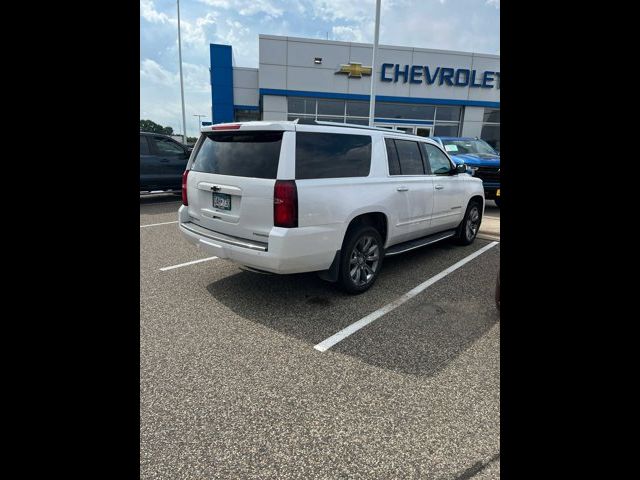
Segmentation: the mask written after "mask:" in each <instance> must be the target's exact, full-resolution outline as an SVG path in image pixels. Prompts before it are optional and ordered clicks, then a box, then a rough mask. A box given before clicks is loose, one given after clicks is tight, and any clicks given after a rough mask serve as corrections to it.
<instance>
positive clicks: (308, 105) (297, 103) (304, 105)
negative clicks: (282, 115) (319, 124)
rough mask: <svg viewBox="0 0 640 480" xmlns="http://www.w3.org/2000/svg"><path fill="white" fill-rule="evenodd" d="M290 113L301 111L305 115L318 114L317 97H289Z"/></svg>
mask: <svg viewBox="0 0 640 480" xmlns="http://www.w3.org/2000/svg"><path fill="white" fill-rule="evenodd" d="M287 103H288V105H289V106H288V109H289V113H300V114H303V115H315V114H316V99H315V98H304V97H287Z"/></svg>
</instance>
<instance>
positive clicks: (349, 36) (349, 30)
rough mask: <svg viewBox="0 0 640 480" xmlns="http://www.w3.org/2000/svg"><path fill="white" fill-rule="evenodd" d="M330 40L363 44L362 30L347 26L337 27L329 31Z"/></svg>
mask: <svg viewBox="0 0 640 480" xmlns="http://www.w3.org/2000/svg"><path fill="white" fill-rule="evenodd" d="M331 33H332V35H331V39H332V40H341V41H343V42H361V43H363V42H365V41H366V40H365V37H364V35H363V34H362V30H361V29H360V28H358V27H350V26H348V25H338V26H335V27H333V28H332V29H331Z"/></svg>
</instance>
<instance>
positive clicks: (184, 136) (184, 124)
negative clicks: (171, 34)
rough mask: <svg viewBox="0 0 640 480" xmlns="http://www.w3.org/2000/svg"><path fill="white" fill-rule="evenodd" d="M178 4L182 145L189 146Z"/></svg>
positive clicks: (178, 1)
mask: <svg viewBox="0 0 640 480" xmlns="http://www.w3.org/2000/svg"><path fill="white" fill-rule="evenodd" d="M177 3H178V59H179V61H180V97H181V98H182V132H183V133H182V143H184V144H185V145H186V144H187V118H186V115H185V113H184V82H183V80H182V40H181V39H180V0H177Z"/></svg>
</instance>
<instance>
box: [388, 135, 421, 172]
mask: <svg viewBox="0 0 640 480" xmlns="http://www.w3.org/2000/svg"><path fill="white" fill-rule="evenodd" d="M395 142H396V147H397V149H398V157H400V169H401V171H402V175H424V173H425V172H424V165H423V164H422V155H421V154H420V146H419V145H418V142H412V141H411V140H398V139H396V141H395Z"/></svg>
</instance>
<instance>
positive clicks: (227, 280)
mask: <svg viewBox="0 0 640 480" xmlns="http://www.w3.org/2000/svg"><path fill="white" fill-rule="evenodd" d="M477 248H478V247H477V246H476V247H475V248H473V249H470V250H469V253H471V251H473V250H475V249H477ZM456 249H461V247H456V246H453V245H451V244H449V243H447V242H442V243H441V244H439V245H437V246H432V247H430V248H425V249H420V250H416V251H414V252H408V253H406V254H403V255H401V256H398V257H393V258H388V259H385V265H384V268H383V271H382V272H381V274H380V277H379V278H378V280H377V281H376V284H375V285H374V287H372V288H371V290H369V291H368V292H365V293H363V294H361V295H355V296H352V295H348V294H345V293H342V292H341V291H340V290H338V289H337V288H336V286H335V285H333V284H331V283H328V282H325V281H323V280H321V279H319V278H318V276H317V275H316V274H294V275H261V274H256V273H251V272H244V271H240V272H239V273H237V274H234V275H230V276H225V277H224V278H221V279H219V280H217V281H215V282H213V283H211V284H210V285H209V286H208V287H207V290H208V291H209V293H210V294H211V295H212V297H214V298H215V299H216V300H217V301H218V302H221V303H222V304H224V305H225V306H227V307H228V308H229V309H231V310H232V311H233V312H235V313H236V314H238V315H239V316H240V317H242V318H244V319H246V320H249V321H251V322H255V323H258V324H261V325H263V326H265V327H267V328H269V329H272V330H275V331H277V332H279V333H280V334H284V335H287V336H291V337H294V338H296V339H299V340H302V341H304V342H306V343H308V344H309V348H312V347H313V345H316V344H317V343H319V342H321V341H322V340H324V339H326V338H328V337H330V336H331V335H333V334H334V333H336V332H338V331H340V330H342V329H343V328H345V327H347V326H348V325H350V324H352V323H353V322H355V321H357V320H359V319H361V318H362V317H364V316H366V315H368V314H369V313H371V312H373V311H375V310H376V309H378V308H380V307H382V306H384V305H386V304H387V303H389V302H391V301H393V300H395V299H397V298H398V297H399V296H401V295H402V294H404V293H406V292H407V291H408V290H410V289H411V288H413V287H415V286H416V285H418V284H419V283H421V282H423V281H424V280H426V279H427V278H429V277H430V276H432V275H434V274H436V273H438V272H440V271H441V270H442V269H444V268H447V267H448V266H450V265H451V264H452V263H454V261H451V260H445V261H443V260H442V257H443V255H447V252H455V251H456ZM457 255H458V256H460V255H461V256H462V257H464V256H465V255H468V253H464V252H462V253H460V252H459V253H458V254H457ZM480 258H482V256H481V257H479V259H480ZM485 261H486V259H485ZM494 262H495V260H494ZM438 263H443V265H439V264H438ZM434 264H435V265H434ZM470 275H471V276H472V278H471V280H472V281H471V282H466V281H465V282H445V281H441V282H438V283H437V284H435V285H434V286H432V287H430V288H429V295H427V296H425V294H424V293H423V294H420V295H419V296H418V298H414V299H412V300H410V301H409V302H407V303H406V304H404V305H401V306H400V307H398V308H397V309H395V310H393V311H392V312H390V313H388V314H387V315H385V316H383V317H381V318H380V319H378V320H376V321H375V322H373V323H372V324H370V325H368V326H367V327H365V328H364V329H362V330H360V331H358V332H356V333H355V334H354V335H352V336H351V337H349V338H347V339H346V340H344V341H342V342H340V343H338V344H337V345H335V346H334V347H333V348H332V349H331V350H332V351H334V352H340V353H342V354H344V355H349V356H352V357H355V358H358V359H359V360H361V361H363V362H366V363H368V364H371V365H375V366H377V367H380V368H385V369H388V370H392V371H398V372H402V373H406V374H411V375H417V376H421V377H422V376H432V375H435V374H437V373H438V372H439V371H440V370H442V369H443V368H445V367H446V365H448V364H449V363H450V362H451V361H453V360H454V359H455V358H457V357H458V356H459V355H460V354H461V353H463V352H464V351H465V350H466V349H468V348H469V346H470V345H472V344H473V343H474V342H475V341H476V340H477V339H478V338H480V337H482V336H483V335H484V334H485V333H486V332H487V331H488V330H489V329H490V328H491V327H492V326H493V325H495V323H496V322H497V321H498V319H499V316H498V314H497V311H496V309H495V304H494V303H493V299H494V290H493V288H494V287H495V273H494V272H493V269H492V268H475V269H473V270H472V274H470ZM319 354H320V353H319Z"/></svg>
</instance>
